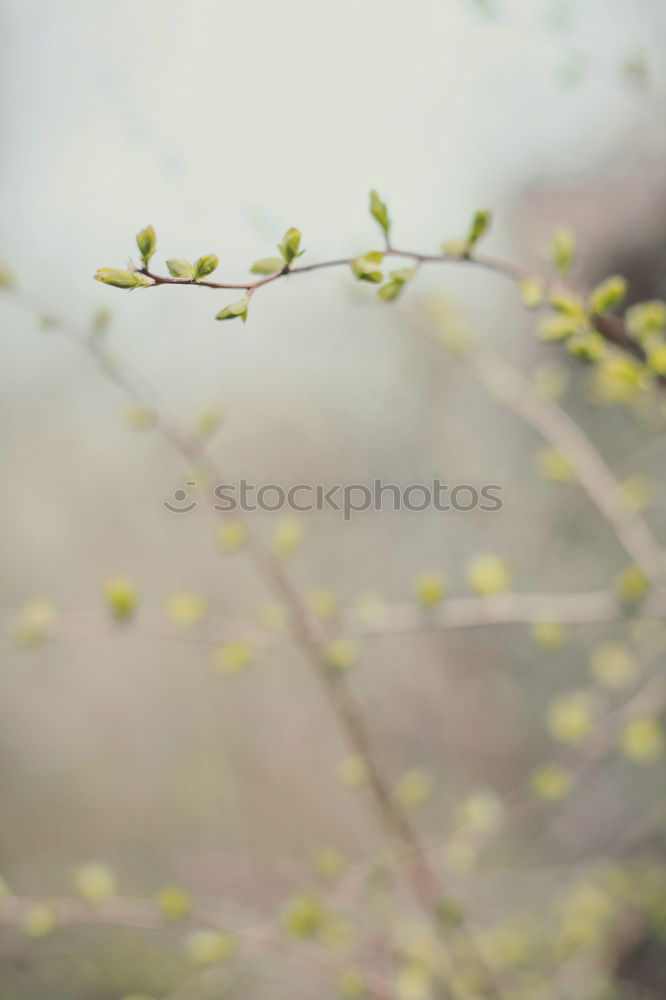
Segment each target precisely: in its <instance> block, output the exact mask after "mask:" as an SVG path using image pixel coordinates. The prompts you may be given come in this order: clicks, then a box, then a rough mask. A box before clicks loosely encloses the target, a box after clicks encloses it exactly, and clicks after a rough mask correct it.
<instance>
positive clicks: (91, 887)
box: [74, 862, 116, 903]
mask: <svg viewBox="0 0 666 1000" xmlns="http://www.w3.org/2000/svg"><path fill="white" fill-rule="evenodd" d="M74 884H75V886H76V891H77V893H78V894H79V896H81V898H82V899H85V900H86V901H87V902H88V903H97V902H100V901H101V900H104V899H112V898H113V896H115V894H116V877H115V875H114V874H113V872H112V871H111V869H110V868H108V867H107V866H106V865H102V864H99V863H97V862H92V863H91V864H89V865H83V866H82V867H81V868H78V869H77V871H76V872H75V873H74Z"/></svg>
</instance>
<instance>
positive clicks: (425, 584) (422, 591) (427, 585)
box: [415, 573, 448, 608]
mask: <svg viewBox="0 0 666 1000" xmlns="http://www.w3.org/2000/svg"><path fill="white" fill-rule="evenodd" d="M415 590H416V597H417V599H418V601H419V603H420V605H421V607H423V608H434V607H435V606H436V605H437V604H440V603H441V602H442V601H443V600H444V598H445V597H446V594H447V590H448V588H447V585H446V581H445V580H444V577H443V576H442V575H441V574H440V573H424V574H423V575H422V576H420V577H419V578H418V580H417V581H416V585H415Z"/></svg>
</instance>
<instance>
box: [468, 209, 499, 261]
mask: <svg viewBox="0 0 666 1000" xmlns="http://www.w3.org/2000/svg"><path fill="white" fill-rule="evenodd" d="M491 221H492V213H491V212H490V211H489V210H488V209H487V208H482V209H479V211H478V212H475V213H474V217H473V218H472V224H471V226H470V228H469V233H468V235H467V240H466V243H465V253H467V254H469V253H471V252H472V250H473V249H474V247H475V246H476V244H477V243H478V242H479V240H480V239H481V238H482V237H483V236H485V234H486V233H487V232H488V229H489V228H490V223H491Z"/></svg>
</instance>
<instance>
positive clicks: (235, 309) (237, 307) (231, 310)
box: [215, 295, 250, 323]
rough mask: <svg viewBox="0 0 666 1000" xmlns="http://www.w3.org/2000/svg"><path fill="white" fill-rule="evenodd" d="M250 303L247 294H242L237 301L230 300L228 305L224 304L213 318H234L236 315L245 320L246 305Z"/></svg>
mask: <svg viewBox="0 0 666 1000" xmlns="http://www.w3.org/2000/svg"><path fill="white" fill-rule="evenodd" d="M249 303H250V299H249V297H248V296H247V295H244V296H243V298H242V299H239V300H238V302H232V304H231V305H230V306H225V308H224V309H221V310H220V312H219V313H218V314H217V316H216V317H215V319H236V318H237V317H238V316H240V318H241V319H242V320H243V322H244V323H245V321H246V320H247V307H248V305H249Z"/></svg>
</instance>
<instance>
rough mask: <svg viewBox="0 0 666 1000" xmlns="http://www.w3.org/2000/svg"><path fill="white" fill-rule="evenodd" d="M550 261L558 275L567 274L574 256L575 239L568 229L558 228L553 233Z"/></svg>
mask: <svg viewBox="0 0 666 1000" xmlns="http://www.w3.org/2000/svg"><path fill="white" fill-rule="evenodd" d="M550 255H551V260H552V262H553V264H554V265H555V267H556V268H557V270H558V271H559V273H560V274H568V273H569V271H570V270H571V267H572V265H573V262H574V258H575V256H576V237H575V235H574V233H572V231H571V230H570V229H567V228H566V227H565V226H559V227H558V228H557V229H556V230H555V232H554V233H553V241H552V243H551V248H550Z"/></svg>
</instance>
